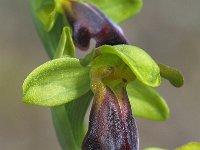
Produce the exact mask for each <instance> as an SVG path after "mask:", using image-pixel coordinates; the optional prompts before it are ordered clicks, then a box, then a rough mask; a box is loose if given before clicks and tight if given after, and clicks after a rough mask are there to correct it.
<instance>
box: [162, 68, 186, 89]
mask: <svg viewBox="0 0 200 150" xmlns="http://www.w3.org/2000/svg"><path fill="white" fill-rule="evenodd" d="M158 65H159V67H160V75H161V76H162V77H163V78H165V79H167V80H168V81H169V82H170V83H171V84H172V85H173V86H175V87H181V86H183V84H184V78H183V75H182V74H181V73H180V72H179V71H178V70H177V69H175V68H172V67H169V66H166V65H163V64H158Z"/></svg>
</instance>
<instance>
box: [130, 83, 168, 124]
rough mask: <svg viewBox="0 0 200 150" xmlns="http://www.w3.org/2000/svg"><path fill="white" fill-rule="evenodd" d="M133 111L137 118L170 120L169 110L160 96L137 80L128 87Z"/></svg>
mask: <svg viewBox="0 0 200 150" xmlns="http://www.w3.org/2000/svg"><path fill="white" fill-rule="evenodd" d="M127 93H128V97H129V100H130V103H131V107H132V111H133V113H134V114H135V116H136V117H140V118H144V119H149V120H155V121H163V120H166V119H168V118H169V108H168V106H167V103H166V102H165V100H164V99H163V98H162V97H161V96H160V94H159V93H158V92H157V91H156V90H154V89H153V88H151V87H148V86H146V85H144V84H142V83H141V82H139V81H137V80H135V81H132V82H130V83H129V84H128V85H127Z"/></svg>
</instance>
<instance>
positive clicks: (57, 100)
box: [23, 57, 90, 106]
mask: <svg viewBox="0 0 200 150" xmlns="http://www.w3.org/2000/svg"><path fill="white" fill-rule="evenodd" d="M89 89H90V79H89V68H88V67H82V66H81V65H80V63H79V60H78V59H76V58H69V57H65V58H59V59H54V60H52V61H48V62H47V63H45V64H43V65H41V66H39V67H38V68H36V69H35V70H34V71H33V72H31V73H30V74H29V76H28V77H27V78H26V79H25V81H24V84H23V98H24V102H25V103H28V104H33V105H41V106H57V105H62V104H65V103H68V102H70V101H72V100H74V99H76V98H78V97H80V96H81V95H83V94H85V93H86V92H87V91H89Z"/></svg>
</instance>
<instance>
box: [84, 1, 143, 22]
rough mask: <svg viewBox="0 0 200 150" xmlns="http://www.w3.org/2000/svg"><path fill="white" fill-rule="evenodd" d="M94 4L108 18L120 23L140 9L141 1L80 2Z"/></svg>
mask: <svg viewBox="0 0 200 150" xmlns="http://www.w3.org/2000/svg"><path fill="white" fill-rule="evenodd" d="M80 1H84V2H91V3H93V4H95V5H96V6H97V7H98V8H99V9H100V10H101V11H103V12H104V13H105V14H106V15H107V16H108V17H109V18H111V19H112V20H114V21H115V22H116V23H121V22H123V21H125V20H127V19H128V18H130V17H132V16H134V15H135V14H137V13H138V12H140V10H141V9H142V5H143V3H142V0H80Z"/></svg>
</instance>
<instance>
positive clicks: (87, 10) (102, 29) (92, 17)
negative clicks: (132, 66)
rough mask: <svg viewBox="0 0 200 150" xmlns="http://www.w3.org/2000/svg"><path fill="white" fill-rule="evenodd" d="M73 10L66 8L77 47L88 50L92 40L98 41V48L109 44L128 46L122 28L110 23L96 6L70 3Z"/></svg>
mask: <svg viewBox="0 0 200 150" xmlns="http://www.w3.org/2000/svg"><path fill="white" fill-rule="evenodd" d="M70 4H71V6H70V7H71V8H70V9H67V8H65V7H64V6H63V7H64V8H63V9H64V11H65V15H66V17H67V20H68V23H69V24H70V26H71V27H72V29H73V38H74V43H75V45H76V46H77V47H78V48H80V49H82V50H87V49H88V47H89V44H90V40H91V38H94V39H95V40H96V47H98V46H101V45H104V44H107V45H117V44H127V40H126V38H125V36H124V34H123V31H122V30H121V28H120V27H119V26H118V25H116V24H115V23H113V22H112V21H110V20H109V19H108V18H107V17H106V16H105V15H104V14H103V13H102V12H100V11H99V10H98V9H97V8H96V7H95V6H94V5H92V4H88V3H80V2H76V1H70Z"/></svg>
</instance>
